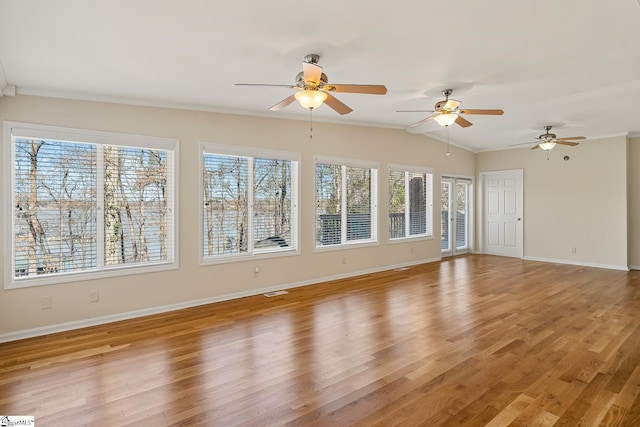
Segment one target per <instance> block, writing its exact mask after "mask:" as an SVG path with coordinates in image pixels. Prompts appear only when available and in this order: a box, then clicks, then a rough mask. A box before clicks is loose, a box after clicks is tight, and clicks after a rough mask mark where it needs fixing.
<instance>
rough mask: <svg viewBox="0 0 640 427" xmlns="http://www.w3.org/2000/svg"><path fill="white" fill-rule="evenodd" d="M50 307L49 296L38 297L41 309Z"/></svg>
mask: <svg viewBox="0 0 640 427" xmlns="http://www.w3.org/2000/svg"><path fill="white" fill-rule="evenodd" d="M51 307H52V303H51V297H42V298H40V308H41V309H43V310H46V309H49V308H51Z"/></svg>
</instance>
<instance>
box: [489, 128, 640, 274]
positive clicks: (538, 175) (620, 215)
mask: <svg viewBox="0 0 640 427" xmlns="http://www.w3.org/2000/svg"><path fill="white" fill-rule="evenodd" d="M565 155H567V156H569V157H570V159H569V160H568V161H565V160H563V157H564V156H565ZM476 168H477V172H478V173H480V172H485V171H491V170H502V169H520V168H521V169H524V217H523V220H524V256H525V259H527V258H529V259H538V260H546V261H556V262H566V263H572V264H584V265H592V266H599V267H609V268H620V269H626V268H627V266H628V259H627V258H628V254H627V248H628V245H627V214H628V209H627V170H626V169H627V142H626V137H614V138H607V139H600V140H588V141H585V142H583V143H581V144H580V145H579V146H576V147H566V146H556V147H555V148H554V149H553V150H552V151H551V152H550V153H549V160H547V157H546V153H545V152H543V151H542V150H530V149H529V148H519V149H513V150H503V151H495V152H483V153H479V154H478V155H477V162H476ZM636 212H638V210H636ZM573 247H575V248H576V253H575V254H574V253H572V251H571V249H572V248H573Z"/></svg>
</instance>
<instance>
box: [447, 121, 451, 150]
mask: <svg viewBox="0 0 640 427" xmlns="http://www.w3.org/2000/svg"><path fill="white" fill-rule="evenodd" d="M450 155H451V152H450V151H449V126H447V156H450Z"/></svg>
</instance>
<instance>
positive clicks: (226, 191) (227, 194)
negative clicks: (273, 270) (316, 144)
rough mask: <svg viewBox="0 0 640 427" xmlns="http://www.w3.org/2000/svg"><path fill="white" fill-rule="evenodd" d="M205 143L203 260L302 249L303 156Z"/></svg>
mask: <svg viewBox="0 0 640 427" xmlns="http://www.w3.org/2000/svg"><path fill="white" fill-rule="evenodd" d="M202 147H203V157H202V165H203V168H202V188H203V192H202V197H203V204H202V205H203V208H202V236H203V238H202V257H203V260H204V261H207V260H210V261H219V260H224V259H233V258H237V257H243V256H250V255H259V254H267V253H269V254H275V253H290V252H292V251H294V252H295V251H297V248H298V201H297V200H298V163H299V160H298V159H299V155H297V154H293V153H287V152H277V151H272V150H257V149H256V150H253V149H250V148H246V147H234V146H226V145H218V144H203V145H202ZM235 153H238V154H235Z"/></svg>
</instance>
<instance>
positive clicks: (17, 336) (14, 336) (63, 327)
mask: <svg viewBox="0 0 640 427" xmlns="http://www.w3.org/2000/svg"><path fill="white" fill-rule="evenodd" d="M440 260H441V258H432V259H423V260H418V261H411V262H407V263H402V264H396V265H388V266H384V267H378V268H371V269H367V270H361V271H354V272H350V273H344V274H336V275H332V276H326V277H319V278H315V279H310V280H303V281H300V282H293V283H289V284H283V285H277V286H269V287H266V288H260V289H252V290H249V291H243V292H234V293H231V294H225V295H219V296H215V297H210V298H202V299H197V300H191V301H183V302H179V303H175V304H168V305H162V306H158V307H150V308H143V309H140V310H134V311H128V312H125V313H117V314H109V315H106V316H99V317H92V318H89V319H82V320H75V321H73V322H65V323H57V324H55V325H47V326H41V327H38V328H32V329H25V330H21V331H15V332H7V333H4V334H0V343H4V342H9V341H17V340H21V339H25V338H33V337H38V336H42V335H48V334H54V333H57V332H65V331H71V330H74V329H80V328H87V327H89V326H96V325H103V324H105V323H112V322H118V321H120V320H127V319H135V318H137V317H143V316H149V315H152V314H159V313H166V312H169V311H175V310H181V309H183V308H189V307H196V306H199V305H205V304H212V303H216V302H221V301H228V300H232V299H237V298H243V297H248V296H252V295H260V294H264V293H267V292H272V291H277V290H280V289H291V288H299V287H302V286H308V285H315V284H318V283H323V282H329V281H332V280H338V279H346V278H349V277H354V276H361V275H363V274H371V273H377V272H380V271H386V270H393V269H394V268H401V267H410V266H412V265H419V264H426V263H431V262H437V261H440Z"/></svg>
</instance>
